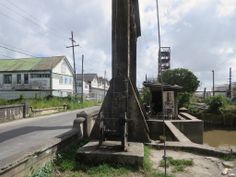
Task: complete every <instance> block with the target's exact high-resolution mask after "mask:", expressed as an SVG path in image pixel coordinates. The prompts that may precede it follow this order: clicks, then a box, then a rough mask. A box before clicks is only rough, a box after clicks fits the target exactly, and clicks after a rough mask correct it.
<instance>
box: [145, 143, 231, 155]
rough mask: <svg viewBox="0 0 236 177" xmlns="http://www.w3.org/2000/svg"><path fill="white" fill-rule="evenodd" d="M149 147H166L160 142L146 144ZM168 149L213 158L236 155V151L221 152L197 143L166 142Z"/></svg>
mask: <svg viewBox="0 0 236 177" xmlns="http://www.w3.org/2000/svg"><path fill="white" fill-rule="evenodd" d="M146 144H147V145H149V146H151V147H154V148H158V149H162V148H163V147H164V144H163V143H159V142H152V143H146ZM166 148H167V149H171V150H181V151H187V152H192V153H196V154H202V155H207V156H213V157H219V156H220V157H223V156H225V155H236V150H234V151H233V152H232V153H231V152H230V151H225V150H219V149H217V148H214V147H210V146H207V145H202V144H196V143H182V142H170V141H167V142H166Z"/></svg>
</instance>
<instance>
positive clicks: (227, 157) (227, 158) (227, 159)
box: [221, 155, 236, 161]
mask: <svg viewBox="0 0 236 177" xmlns="http://www.w3.org/2000/svg"><path fill="white" fill-rule="evenodd" d="M221 159H222V160H224V161H234V160H236V156H234V155H224V156H222V157H221Z"/></svg>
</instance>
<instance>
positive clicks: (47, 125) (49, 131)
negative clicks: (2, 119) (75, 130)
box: [0, 106, 99, 164]
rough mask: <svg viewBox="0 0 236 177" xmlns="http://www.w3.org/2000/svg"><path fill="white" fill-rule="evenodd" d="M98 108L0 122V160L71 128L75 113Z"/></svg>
mask: <svg viewBox="0 0 236 177" xmlns="http://www.w3.org/2000/svg"><path fill="white" fill-rule="evenodd" d="M98 108H99V107H98V106H97V107H91V108H85V109H81V110H76V111H72V112H64V113H58V114H54V115H50V116H43V117H38V118H31V119H22V120H17V121H14V122H9V123H3V124H0V162H1V161H2V160H4V159H6V158H9V157H12V156H15V155H16V154H19V153H21V152H22V153H23V152H27V149H32V148H34V147H38V146H40V145H42V144H45V142H47V141H48V140H50V139H53V138H54V137H56V136H59V135H61V134H63V133H65V132H67V131H69V130H71V128H72V125H73V120H74V119H75V117H76V113H78V112H80V111H82V110H94V109H98ZM0 164H1V163H0Z"/></svg>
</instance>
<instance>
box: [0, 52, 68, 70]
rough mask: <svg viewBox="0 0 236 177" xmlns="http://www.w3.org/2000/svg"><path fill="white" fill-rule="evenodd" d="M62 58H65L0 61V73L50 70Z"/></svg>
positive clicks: (62, 57)
mask: <svg viewBox="0 0 236 177" xmlns="http://www.w3.org/2000/svg"><path fill="white" fill-rule="evenodd" d="M64 58H65V56H53V57H42V58H18V59H0V72H4V71H30V70H51V69H53V68H54V67H55V66H56V65H57V64H58V63H59V62H60V61H61V60H62V59H64Z"/></svg>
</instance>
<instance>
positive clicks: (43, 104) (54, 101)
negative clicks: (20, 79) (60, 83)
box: [0, 97, 99, 110]
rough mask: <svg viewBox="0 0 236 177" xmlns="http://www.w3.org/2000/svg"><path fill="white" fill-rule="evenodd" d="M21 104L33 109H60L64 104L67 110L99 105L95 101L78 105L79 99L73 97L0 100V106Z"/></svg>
mask: <svg viewBox="0 0 236 177" xmlns="http://www.w3.org/2000/svg"><path fill="white" fill-rule="evenodd" d="M22 103H27V104H28V105H29V106H31V107H33V109H43V108H51V107H61V106H63V105H64V104H66V105H67V106H68V110H75V109H80V108H85V107H91V106H96V105H99V103H98V102H96V101H85V102H84V103H80V101H79V99H76V98H73V97H65V98H59V97H48V98H34V99H24V98H23V97H21V98H19V99H16V100H3V99H0V106H3V105H12V104H22Z"/></svg>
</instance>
